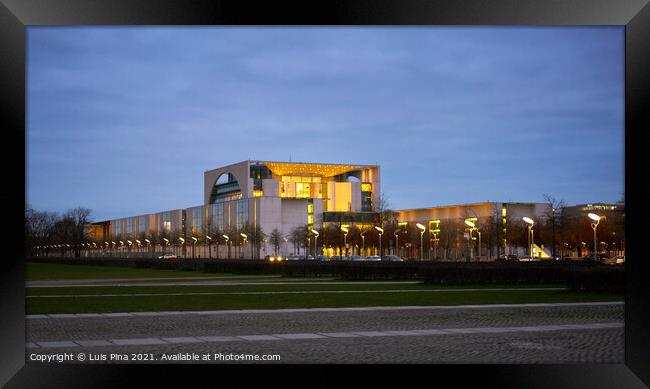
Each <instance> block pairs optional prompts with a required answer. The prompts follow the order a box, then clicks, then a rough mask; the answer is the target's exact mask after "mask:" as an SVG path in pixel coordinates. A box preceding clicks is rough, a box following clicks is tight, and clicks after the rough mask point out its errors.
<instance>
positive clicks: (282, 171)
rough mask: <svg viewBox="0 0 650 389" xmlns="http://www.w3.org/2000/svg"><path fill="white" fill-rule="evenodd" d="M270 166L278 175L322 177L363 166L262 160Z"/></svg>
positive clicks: (336, 174)
mask: <svg viewBox="0 0 650 389" xmlns="http://www.w3.org/2000/svg"><path fill="white" fill-rule="evenodd" d="M261 163H262V164H263V165H265V166H266V167H268V168H269V169H270V170H271V171H272V172H273V174H276V175H278V176H287V175H315V176H321V177H332V176H338V175H339V174H343V173H346V172H349V171H351V170H357V169H361V168H363V166H359V165H331V164H321V163H293V162H261Z"/></svg>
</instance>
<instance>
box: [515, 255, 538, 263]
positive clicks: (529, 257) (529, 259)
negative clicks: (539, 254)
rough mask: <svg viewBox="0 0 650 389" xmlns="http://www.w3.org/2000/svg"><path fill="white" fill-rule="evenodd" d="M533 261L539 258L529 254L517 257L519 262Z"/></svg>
mask: <svg viewBox="0 0 650 389" xmlns="http://www.w3.org/2000/svg"><path fill="white" fill-rule="evenodd" d="M534 261H539V258H535V257H531V256H528V255H527V256H524V257H519V262H534Z"/></svg>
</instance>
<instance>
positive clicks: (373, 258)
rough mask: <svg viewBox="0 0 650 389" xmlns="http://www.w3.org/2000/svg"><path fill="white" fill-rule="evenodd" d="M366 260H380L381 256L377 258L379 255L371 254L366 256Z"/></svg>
mask: <svg viewBox="0 0 650 389" xmlns="http://www.w3.org/2000/svg"><path fill="white" fill-rule="evenodd" d="M366 261H375V262H376V261H381V258H379V255H371V256H369V257H366Z"/></svg>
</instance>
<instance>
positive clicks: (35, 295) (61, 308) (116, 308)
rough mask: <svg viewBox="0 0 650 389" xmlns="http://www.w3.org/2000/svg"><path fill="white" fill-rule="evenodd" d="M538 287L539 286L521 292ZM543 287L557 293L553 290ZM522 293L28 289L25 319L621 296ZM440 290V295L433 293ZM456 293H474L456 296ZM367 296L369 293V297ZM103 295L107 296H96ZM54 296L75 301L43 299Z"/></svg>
mask: <svg viewBox="0 0 650 389" xmlns="http://www.w3.org/2000/svg"><path fill="white" fill-rule="evenodd" d="M539 287H542V286H528V287H526V288H539ZM547 287H549V288H550V287H555V288H557V287H558V286H557V285H556V286H547ZM495 288H507V289H508V290H490V289H495ZM523 288H525V287H516V286H483V287H480V286H477V287H474V286H455V287H449V286H448V287H440V286H433V285H423V284H416V285H395V284H392V285H377V284H372V285H371V284H367V285H364V284H351V285H241V286H168V287H153V286H152V287H127V286H120V287H118V286H113V287H110V286H109V287H85V288H74V287H71V288H28V289H27V295H28V296H31V297H28V298H27V299H26V305H27V313H28V314H43V313H90V312H135V311H177V310H215V309H277V308H317V307H361V306H403V305H463V304H517V303H561V302H587V301H622V300H623V295H611V294H591V293H574V292H569V291H566V290H551V289H549V290H534V291H533V290H523ZM440 289H443V291H434V290H440ZM459 289H478V290H476V291H461V290H459ZM336 291H338V292H336ZM369 291H373V292H370V293H369ZM268 292H272V293H268ZM297 292H298V293H297ZM333 292H336V293H333ZM190 293H193V294H190ZM102 294H110V295H111V296H99V295H102ZM145 294H146V295H145ZM152 294H153V295H152ZM174 294H176V295H174ZM182 294H184V295H182ZM54 295H56V296H60V295H65V296H74V297H65V296H63V297H44V296H54ZM82 295H84V296H82ZM87 295H96V296H87Z"/></svg>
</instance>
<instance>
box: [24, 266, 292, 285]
mask: <svg viewBox="0 0 650 389" xmlns="http://www.w3.org/2000/svg"><path fill="white" fill-rule="evenodd" d="M26 268H27V269H26V270H27V281H47V280H83V279H107V278H176V277H197V278H207V277H215V278H221V277H238V278H269V277H275V278H279V277H281V276H279V275H245V276H244V275H237V274H229V273H206V272H203V271H198V270H164V269H138V268H131V267H119V266H93V265H63V264H57V263H39V262H27V267H26Z"/></svg>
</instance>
